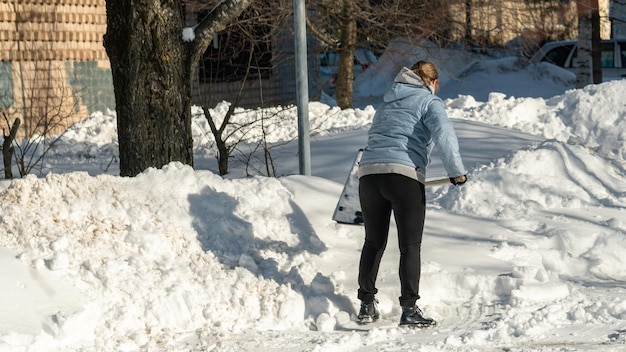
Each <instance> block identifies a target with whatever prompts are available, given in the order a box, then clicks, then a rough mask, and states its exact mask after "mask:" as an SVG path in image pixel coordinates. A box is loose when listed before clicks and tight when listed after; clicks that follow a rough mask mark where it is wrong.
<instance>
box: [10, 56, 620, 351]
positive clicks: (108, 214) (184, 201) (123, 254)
mask: <svg viewBox="0 0 626 352" xmlns="http://www.w3.org/2000/svg"><path fill="white" fill-rule="evenodd" d="M380 61H382V63H380V62H379V63H377V64H380V65H385V59H384V58H381V60H380ZM464 67H465V68H464V69H461V68H462V67H459V70H458V71H456V72H457V73H459V74H458V75H455V76H454V75H451V77H450V78H449V80H448V81H447V82H446V84H444V86H443V87H442V96H443V97H445V98H447V100H446V104H447V109H448V113H449V115H450V116H451V117H453V118H454V123H455V128H456V130H457V133H458V135H459V139H460V144H461V147H462V153H463V157H464V159H465V163H466V166H467V167H468V169H469V170H470V174H469V181H468V183H467V184H465V185H463V186H461V187H454V186H439V187H433V188H428V189H427V197H428V211H427V219H426V229H425V237H424V243H423V258H422V259H423V262H424V265H423V275H422V281H421V295H422V299H421V300H420V301H418V304H419V305H420V307H421V308H422V309H423V310H424V311H425V313H426V314H427V315H430V316H432V317H433V318H435V319H436V320H438V322H439V325H438V326H437V327H436V328H432V329H428V330H411V329H405V328H399V327H398V326H397V321H398V319H399V313H400V309H399V307H398V304H397V297H398V296H399V283H398V279H397V262H398V253H397V245H396V242H395V228H393V229H392V231H391V236H390V239H391V240H390V243H389V245H388V249H387V251H386V254H385V256H384V258H383V263H382V267H381V270H380V275H379V290H380V293H379V295H378V299H379V300H380V308H381V310H382V318H383V319H382V320H383V322H381V323H377V324H376V325H374V326H371V327H361V326H357V325H355V324H354V323H353V322H352V321H351V320H352V319H353V318H354V314H355V313H356V309H358V301H357V299H356V276H357V273H356V268H357V266H358V265H357V264H358V260H359V251H360V248H361V245H362V241H363V227H362V226H359V225H344V224H338V223H336V222H334V221H333V220H332V219H331V216H332V213H333V211H334V209H335V206H336V204H337V200H338V198H339V195H340V193H341V191H342V188H343V183H344V181H345V180H346V177H347V174H348V171H349V169H350V167H351V164H352V162H353V159H354V157H355V153H356V151H357V150H358V149H359V148H361V147H363V145H364V143H365V133H366V130H367V127H368V125H369V123H370V121H371V118H372V116H373V114H374V111H375V108H374V107H372V106H369V107H366V108H363V109H354V110H345V111H340V110H339V109H337V108H335V107H332V106H330V105H327V104H324V103H319V102H318V103H316V102H312V103H311V105H310V109H311V111H310V120H311V126H312V129H313V130H314V131H315V134H314V135H313V136H312V137H311V169H312V176H303V175H297V173H298V158H297V145H296V144H297V143H295V142H290V143H286V144H281V143H282V142H285V141H288V140H290V139H292V138H294V137H296V135H297V125H296V121H297V119H296V117H295V114H296V112H295V109H294V108H278V107H277V108H274V109H264V110H260V109H259V110H254V111H247V112H244V111H241V110H240V111H239V112H240V114H239V115H238V118H240V119H242V120H250V119H253V118H257V117H259V116H274V117H273V120H272V121H265V122H266V123H267V122H270V123H267V124H266V127H267V128H268V130H267V136H266V138H267V141H268V142H271V143H278V144H281V145H279V146H277V147H275V148H274V149H271V155H272V157H273V166H274V168H275V173H276V175H278V176H279V177H277V178H273V177H264V176H258V174H259V173H260V171H259V170H265V169H264V166H263V164H262V163H260V161H259V160H260V159H261V158H260V157H259V155H258V154H255V155H254V157H253V158H251V159H249V162H244V161H243V160H244V159H245V158H246V157H247V156H249V155H251V150H253V149H254V148H255V147H256V145H257V143H256V141H258V138H257V137H258V136H255V135H253V134H249V135H248V137H247V138H248V139H247V141H248V142H249V143H246V144H241V145H240V146H239V150H240V152H239V153H238V154H237V157H236V158H234V159H233V160H232V163H231V168H232V170H231V173H230V174H229V175H228V176H226V177H220V176H218V175H217V174H216V170H217V166H216V161H215V158H214V154H215V149H214V147H213V146H212V138H211V137H210V136H209V133H208V128H207V123H206V120H205V119H204V118H203V117H202V116H197V117H196V118H195V119H194V129H195V132H194V133H195V144H196V170H193V169H191V168H190V167H187V166H184V165H181V164H178V163H172V164H170V165H167V166H166V167H164V168H163V169H160V170H157V169H150V170H146V171H145V172H144V173H142V174H140V175H139V176H137V177H134V178H124V177H119V176H116V174H117V173H118V170H119V169H118V166H117V146H116V132H115V114H114V113H111V112H102V113H97V114H93V115H92V116H90V117H89V118H88V119H86V120H85V121H83V122H82V123H79V124H76V125H75V126H73V127H72V128H71V130H70V131H68V133H67V134H66V135H65V136H64V137H63V139H62V140H61V141H60V142H59V143H58V144H57V145H56V146H55V148H54V149H53V150H52V152H51V153H50V154H49V157H48V158H47V160H46V164H45V168H44V173H46V175H45V176H42V177H36V176H28V177H25V178H23V179H16V180H13V181H12V182H10V181H0V190H1V191H0V192H1V197H2V202H0V223H1V228H0V231H1V233H0V274H1V275H0V284H1V286H2V290H0V301H1V302H2V305H1V306H0V351H38V352H39V351H220V352H221V351H238V352H246V351H255V352H256V351H281V352H295V351H418V350H419V351H625V350H626V271H625V269H624V268H626V256H625V255H624V253H626V217H625V214H626V211H625V210H624V209H625V207H626V182H625V181H624V179H625V177H626V164H625V162H624V160H625V159H626V118H625V116H626V100H624V96H625V95H626V81H615V82H610V83H605V84H601V85H597V86H589V87H587V88H585V89H581V90H572V89H570V88H572V86H571V84H572V82H573V81H572V80H571V78H572V77H569V76H568V73H565V72H564V71H562V70H560V69H557V68H555V67H553V66H546V65H539V66H519V63H517V62H516V61H515V60H511V59H508V58H505V59H500V60H491V61H480V62H476V63H469V65H467V66H464ZM374 68H376V67H374ZM381 70H382V69H381ZM450 70H451V69H450ZM366 72H367V71H366ZM371 72H372V73H373V72H375V71H371ZM381 72H382V71H379V72H378V73H379V74H381ZM452 76H454V77H452ZM362 77H363V78H361V79H360V85H359V92H360V93H359V94H361V95H360V96H361V97H363V96H367V97H369V98H374V97H375V96H376V95H377V94H378V93H376V92H374V91H373V89H370V91H369V92H368V88H367V87H368V85H369V87H370V88H373V87H374V86H373V85H372V84H371V82H372V81H371V80H372V79H373V77H375V76H370V78H369V79H370V81H368V79H367V76H366V75H363V76H362ZM568 77H569V78H568ZM367 82H370V83H367ZM487 82H489V84H487ZM375 87H376V88H378V87H379V85H375ZM446 91H448V92H450V91H454V92H455V93H453V94H452V93H446ZM525 92H526V93H527V94H524V93H525ZM444 94H448V95H444ZM450 94H452V95H450ZM369 98H368V99H369ZM226 109H227V104H226V103H222V104H219V105H217V106H216V107H215V108H214V111H213V113H214V115H216V116H223V114H224V112H225V111H226ZM246 151H248V152H246ZM248 174H252V175H257V176H249V177H248V176H246V175H248ZM440 176H443V170H442V167H441V164H440V162H439V161H438V160H437V159H436V158H434V159H433V164H432V166H431V168H430V169H429V170H428V177H430V178H436V177H440Z"/></svg>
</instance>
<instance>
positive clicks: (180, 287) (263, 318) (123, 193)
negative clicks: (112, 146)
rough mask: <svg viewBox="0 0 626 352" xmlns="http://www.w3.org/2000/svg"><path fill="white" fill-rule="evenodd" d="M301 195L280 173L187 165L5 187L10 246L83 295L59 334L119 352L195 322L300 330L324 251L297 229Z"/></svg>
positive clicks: (218, 327)
mask: <svg viewBox="0 0 626 352" xmlns="http://www.w3.org/2000/svg"><path fill="white" fill-rule="evenodd" d="M291 202H292V196H291V195H290V194H289V192H288V191H287V190H286V189H285V188H284V187H283V186H282V185H281V183H280V182H279V181H278V180H277V179H273V178H251V179H240V180H232V181H228V180H223V179H222V178H220V177H218V176H216V175H214V174H213V173H211V172H195V171H193V170H192V169H191V168H190V167H187V166H182V165H180V164H171V165H169V166H167V167H165V168H164V169H163V170H149V171H147V172H145V173H143V174H141V175H139V176H137V177H135V178H120V177H113V176H109V175H100V176H96V177H91V176H88V175H87V174H86V173H82V172H78V173H70V174H67V175H57V174H51V175H49V176H47V177H46V178H43V179H38V178H36V177H34V176H28V177H26V178H25V179H21V180H15V181H14V182H13V184H12V185H11V187H10V188H9V189H7V190H6V191H5V192H4V193H3V202H2V205H1V210H0V213H1V214H2V218H1V222H2V227H3V228H5V229H6V231H7V233H6V234H5V235H4V236H3V239H2V241H3V246H9V247H11V248H21V251H20V253H18V257H19V259H20V261H22V262H23V263H26V264H28V263H30V265H32V266H33V267H36V268H39V270H44V269H45V268H48V269H49V270H52V271H55V272H58V273H63V274H65V275H67V278H68V280H69V281H71V282H74V283H75V284H76V285H77V289H78V290H79V291H80V295H81V296H82V298H83V300H84V302H85V304H84V308H83V311H82V312H81V313H77V314H72V315H69V314H66V313H65V312H61V313H62V314H64V315H67V316H66V318H65V319H64V320H63V321H61V320H59V321H57V322H56V324H53V325H54V326H55V330H54V333H53V334H52V336H50V338H63V337H70V338H71V339H72V340H74V339H77V340H82V341H76V342H89V343H94V346H93V347H94V348H95V349H96V350H103V351H104V350H110V351H112V350H129V349H131V350H132V349H135V348H137V346H144V347H148V348H149V346H153V347H156V345H155V344H156V343H157V341H158V340H165V341H166V340H168V339H170V338H172V336H175V335H176V334H177V333H181V332H188V331H194V330H195V329H206V330H208V331H214V332H216V331H229V332H237V331H245V330H246V329H250V328H261V329H262V328H263V327H265V328H266V329H269V328H272V329H281V328H291V329H293V328H296V329H299V328H302V327H303V326H305V321H304V319H303V317H305V316H306V314H307V313H309V312H308V311H309V310H311V309H313V310H315V307H314V306H312V307H307V305H306V304H305V300H304V297H303V293H302V292H301V291H302V290H304V289H306V286H307V285H309V284H311V280H313V281H315V278H314V277H306V278H303V277H302V276H301V274H300V273H299V271H300V270H301V269H298V268H299V267H301V266H304V267H306V266H307V262H308V260H309V259H310V256H311V255H313V254H319V252H320V251H321V250H322V249H323V247H324V246H323V244H322V243H320V242H319V240H318V239H316V238H314V237H311V236H310V232H308V231H306V229H299V228H297V227H295V228H294V225H293V224H292V223H291V222H290V217H289V214H290V213H293V212H294V209H293V204H291ZM33 208H36V209H39V212H38V215H37V218H36V219H35V220H34V221H31V219H33V214H32V212H31V211H30V210H29V209H33ZM311 251H313V253H311ZM318 280H319V279H318ZM313 290H314V291H315V290H317V291H315V292H319V293H320V294H323V295H328V294H329V292H327V290H326V288H325V287H324V285H323V284H321V286H319V287H316V286H315V285H314V287H313ZM330 293H332V292H330ZM309 294H310V295H311V296H312V298H313V299H315V294H313V293H308V294H307V295H309ZM61 313H60V314H61ZM92 339H93V341H92ZM48 343H50V341H49V339H43V340H42V341H38V342H37V343H36V346H40V345H41V346H44V345H45V344H48ZM146 344H148V345H146Z"/></svg>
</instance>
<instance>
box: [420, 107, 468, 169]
mask: <svg viewBox="0 0 626 352" xmlns="http://www.w3.org/2000/svg"><path fill="white" fill-rule="evenodd" d="M424 125H425V126H426V128H427V129H428V131H429V132H430V134H431V138H432V140H433V142H434V144H435V145H436V146H437V149H438V150H439V154H441V161H442V162H443V166H444V168H445V169H446V172H447V173H448V177H457V176H461V175H466V174H467V171H466V170H465V166H464V165H463V160H462V159H461V153H460V152H459V141H458V139H457V137H456V133H455V131H454V126H453V125H452V121H451V120H450V119H449V118H448V114H447V113H446V110H445V106H444V104H443V101H442V100H441V99H440V98H438V97H434V99H433V100H431V102H430V103H429V104H428V110H427V111H426V114H425V116H424Z"/></svg>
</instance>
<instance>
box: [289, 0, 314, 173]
mask: <svg viewBox="0 0 626 352" xmlns="http://www.w3.org/2000/svg"><path fill="white" fill-rule="evenodd" d="M305 11H306V7H305V5H304V0H293V14H294V31H295V46H296V104H297V105H298V150H299V153H298V154H299V162H300V175H308V176H310V175H311V148H310V140H309V76H308V68H307V59H306V56H307V45H306V12H305Z"/></svg>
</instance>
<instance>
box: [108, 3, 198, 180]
mask: <svg viewBox="0 0 626 352" xmlns="http://www.w3.org/2000/svg"><path fill="white" fill-rule="evenodd" d="M183 23H184V18H183V12H182V7H181V5H180V3H179V2H177V1H160V0H144V1H133V2H130V1H126V0H107V33H106V35H105V37H104V46H105V48H106V50H107V54H108V55H109V59H110V61H111V72H112V75H113V86H114V91H115V101H116V110H117V129H118V140H119V145H120V174H121V175H122V176H135V175H137V174H139V173H141V172H142V171H144V170H145V169H146V168H148V167H161V166H163V165H166V164H168V163H169V162H171V161H180V162H182V163H184V164H189V165H192V166H193V142H192V138H191V84H190V82H191V67H190V66H189V63H188V58H187V56H186V52H185V48H184V43H183V41H182V28H183Z"/></svg>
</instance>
